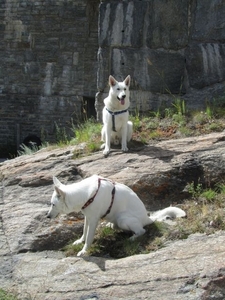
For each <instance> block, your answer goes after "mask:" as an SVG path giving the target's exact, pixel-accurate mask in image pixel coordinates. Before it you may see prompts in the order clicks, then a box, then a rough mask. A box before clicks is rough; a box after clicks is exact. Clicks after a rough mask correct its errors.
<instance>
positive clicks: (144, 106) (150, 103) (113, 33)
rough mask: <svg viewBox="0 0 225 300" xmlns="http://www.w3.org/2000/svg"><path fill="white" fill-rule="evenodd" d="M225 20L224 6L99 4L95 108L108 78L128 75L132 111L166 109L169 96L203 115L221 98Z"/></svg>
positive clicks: (203, 3)
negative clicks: (202, 112) (202, 111)
mask: <svg viewBox="0 0 225 300" xmlns="http://www.w3.org/2000/svg"><path fill="white" fill-rule="evenodd" d="M224 19H225V9H224V4H223V1H222V0H217V1H213V2H212V1H210V0H207V1H197V0H195V1H189V0H182V1H137V0H133V1H128V2H126V1H108V0H106V1H103V2H101V4H100V10H99V47H100V48H99V53H101V55H99V56H98V75H97V77H98V79H97V86H98V90H99V92H100V95H98V101H97V102H98V103H100V104H102V100H103V99H104V98H105V96H106V93H107V90H108V85H107V80H108V76H109V74H111V75H113V76H115V77H117V78H118V79H119V80H121V79H123V78H125V77H126V76H127V75H128V74H130V75H131V78H132V84H131V88H132V93H131V102H133V105H131V110H134V109H137V108H138V109H139V110H140V111H145V110H152V109H153V110H157V109H158V108H159V107H160V105H161V103H162V101H164V104H165V103H166V104H167V105H170V104H171V102H172V101H173V100H174V98H173V97H171V94H173V95H177V97H180V98H183V99H184V100H186V104H187V106H189V107H191V108H192V109H198V108H199V107H200V108H201V109H203V108H204V106H205V102H206V100H207V101H209V102H210V101H212V100H213V99H214V98H216V97H221V96H223V95H224V92H225V88H224V80H225V71H224V70H225V68H224V64H225V53H224V51H225V50H224V49H225V48H224V47H225V44H224V32H225V23H224ZM100 110H101V106H100V105H99V112H100ZM98 116H99V119H101V115H100V114H98Z"/></svg>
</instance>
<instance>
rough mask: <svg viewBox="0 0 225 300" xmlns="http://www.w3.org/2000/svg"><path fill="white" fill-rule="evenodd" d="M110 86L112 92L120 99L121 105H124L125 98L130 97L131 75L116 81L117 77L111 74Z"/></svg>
mask: <svg viewBox="0 0 225 300" xmlns="http://www.w3.org/2000/svg"><path fill="white" fill-rule="evenodd" d="M109 86H110V91H111V93H112V94H113V95H114V96H115V97H116V98H117V100H118V101H120V103H121V105H124V104H125V98H126V97H129V88H130V75H128V76H127V77H126V78H125V79H124V81H122V82H118V81H116V79H115V78H114V77H113V76H112V75H110V76H109Z"/></svg>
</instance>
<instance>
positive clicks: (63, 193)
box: [55, 185, 65, 198]
mask: <svg viewBox="0 0 225 300" xmlns="http://www.w3.org/2000/svg"><path fill="white" fill-rule="evenodd" d="M55 191H56V193H57V194H58V195H59V196H61V197H63V198H64V197H65V192H63V191H62V190H61V188H60V187H58V186H56V185H55Z"/></svg>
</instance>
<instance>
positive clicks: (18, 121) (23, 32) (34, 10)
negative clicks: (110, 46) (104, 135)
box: [0, 0, 99, 156]
mask: <svg viewBox="0 0 225 300" xmlns="http://www.w3.org/2000/svg"><path fill="white" fill-rule="evenodd" d="M98 5H99V1H98V0H82V1H81V0H76V1H74V0H73V1H72V0H55V1H52V0H37V1H33V0H32V1H25V0H0V8H1V9H0V17H1V18H0V156H2V155H3V154H4V152H5V151H9V152H10V151H12V152H14V150H15V147H16V146H18V144H19V143H21V142H22V141H23V139H24V138H25V137H27V136H28V135H31V134H35V135H36V136H38V137H40V138H41V139H42V141H54V140H55V138H56V127H57V126H58V128H60V129H65V130H66V131H67V133H68V134H69V133H71V131H70V129H71V127H72V125H71V123H72V120H73V122H74V123H75V124H76V122H77V120H78V119H79V118H80V117H81V113H82V105H83V98H84V97H87V99H89V98H88V97H92V98H90V99H92V100H93V106H94V95H95V93H96V72H97V61H96V56H97V49H98V38H97V36H98V26H97V24H98ZM87 82H88V85H87V84H85V85H84V83H87ZM10 149H12V150H10Z"/></svg>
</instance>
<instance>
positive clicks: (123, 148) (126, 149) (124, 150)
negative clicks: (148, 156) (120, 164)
mask: <svg viewBox="0 0 225 300" xmlns="http://www.w3.org/2000/svg"><path fill="white" fill-rule="evenodd" d="M121 150H122V151H123V152H127V151H128V150H129V149H128V148H127V147H122V149H121Z"/></svg>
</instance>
